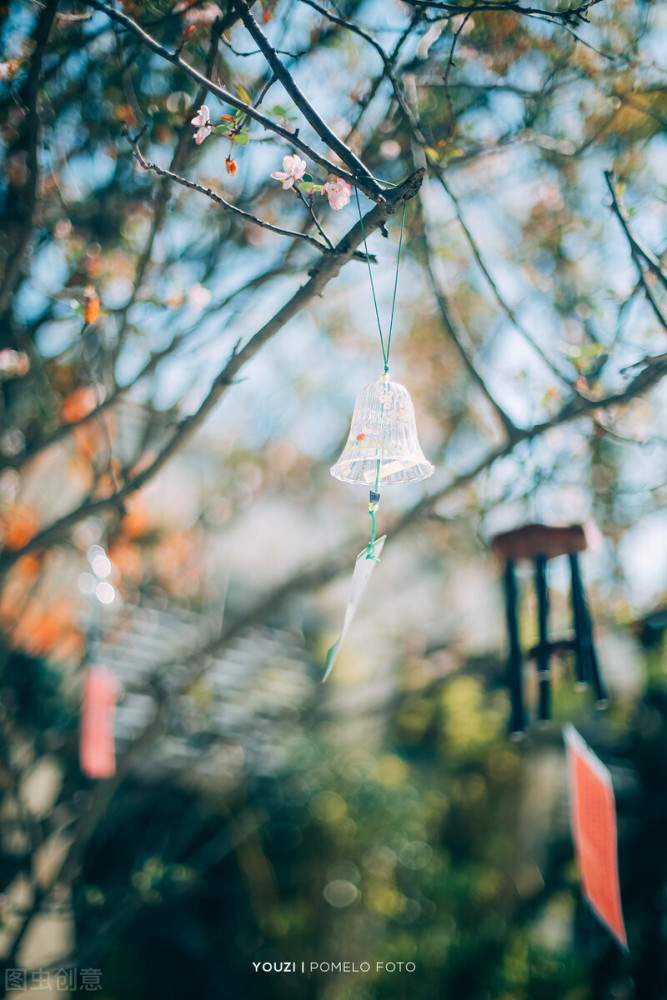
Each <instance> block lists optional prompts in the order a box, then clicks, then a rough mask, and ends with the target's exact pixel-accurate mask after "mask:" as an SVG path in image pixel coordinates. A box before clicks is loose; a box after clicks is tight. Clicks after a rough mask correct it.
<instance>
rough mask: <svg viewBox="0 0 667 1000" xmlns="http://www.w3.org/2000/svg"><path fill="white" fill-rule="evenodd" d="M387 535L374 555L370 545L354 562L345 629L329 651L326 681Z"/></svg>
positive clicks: (375, 549) (375, 548)
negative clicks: (370, 552) (370, 553)
mask: <svg viewBox="0 0 667 1000" xmlns="http://www.w3.org/2000/svg"><path fill="white" fill-rule="evenodd" d="M386 538H387V536H386V535H383V536H382V538H378V539H377V541H376V542H375V545H374V551H373V554H372V555H369V550H368V546H366V548H364V549H363V551H361V552H360V553H359V555H358V556H357V559H356V562H355V564H354V572H353V574H352V585H351V587H350V596H349V597H348V599H347V607H346V608H345V620H344V621H343V630H342V632H341V634H340V637H339V638H338V640H337V641H336V642H335V643H334V645H333V646H332V647H331V649H330V650H329V652H328V653H327V663H326V672H325V674H324V677H323V678H322V681H325V680H326V679H327V677H328V676H329V674H330V673H331V669H332V667H333V665H334V663H335V661H336V657H337V656H338V652H339V650H340V647H341V645H342V643H343V639H344V638H345V636H346V635H347V630H348V629H349V627H350V625H351V624H352V619H353V618H354V616H355V614H356V611H357V608H358V606H359V602H360V600H361V596H362V594H363V592H364V590H365V589H366V584H367V583H368V581H369V580H370V578H371V573H372V572H373V570H374V569H375V564H376V563H377V562H379V559H380V553H381V552H382V549H383V547H384V543H385V541H386Z"/></svg>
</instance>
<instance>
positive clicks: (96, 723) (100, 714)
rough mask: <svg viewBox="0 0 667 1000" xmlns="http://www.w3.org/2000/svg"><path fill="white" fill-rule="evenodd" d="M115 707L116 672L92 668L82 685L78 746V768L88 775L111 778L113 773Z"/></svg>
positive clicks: (114, 762) (114, 770)
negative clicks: (79, 766) (79, 739)
mask: <svg viewBox="0 0 667 1000" xmlns="http://www.w3.org/2000/svg"><path fill="white" fill-rule="evenodd" d="M115 709H116V677H115V675H114V674H113V672H112V671H111V670H108V669H107V668H106V667H91V668H90V669H89V670H88V672H87V673H86V677H85V680H84V684H83V704H82V706H81V741H80V745H79V759H80V763H81V770H82V771H83V773H84V774H86V775H88V777H89V778H110V777H111V776H112V775H113V774H115V773H116V748H115V741H114V714H115Z"/></svg>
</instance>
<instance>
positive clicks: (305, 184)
mask: <svg viewBox="0 0 667 1000" xmlns="http://www.w3.org/2000/svg"><path fill="white" fill-rule="evenodd" d="M314 187H315V185H314V184H313V182H312V181H301V183H300V184H299V191H303V192H304V194H312V192H313V189H314Z"/></svg>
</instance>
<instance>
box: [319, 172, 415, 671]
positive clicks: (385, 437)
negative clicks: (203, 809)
mask: <svg viewBox="0 0 667 1000" xmlns="http://www.w3.org/2000/svg"><path fill="white" fill-rule="evenodd" d="M355 194H356V198H357V209H358V210H359V220H360V223H361V233H362V236H363V240H364V250H365V253H366V263H367V264H368V274H369V277H370V283H371V292H372V295H373V303H374V306H375V316H376V319H377V325H378V332H379V334H380V346H381V348H382V357H383V360H384V372H383V374H382V375H381V377H380V378H379V379H378V380H377V381H375V382H371V383H370V384H369V385H365V386H364V387H363V389H361V390H360V392H359V394H358V396H357V399H356V402H355V404H354V412H353V414H352V424H351V427H350V433H349V435H348V438H347V442H346V444H345V447H344V448H343V452H342V454H341V456H340V458H339V459H338V461H337V462H336V464H335V465H333V466H332V467H331V470H330V471H331V475H332V476H333V477H334V479H339V480H340V481H341V482H343V483H352V484H353V485H355V484H356V485H359V484H360V485H362V486H368V487H369V488H370V494H369V504H368V512H369V514H370V516H371V539H370V541H369V543H368V545H367V546H366V548H364V549H363V550H362V551H361V552H360V553H359V555H358V556H357V559H356V563H355V567H354V573H353V576H352V586H351V589H350V596H349V598H348V603H347V608H346V610H345V620H344V622H343V629H342V632H341V634H340V637H339V638H338V640H337V642H336V643H335V644H334V645H333V646H332V647H331V649H330V650H329V652H328V654H327V662H326V672H325V674H324V677H323V678H322V679H323V680H326V679H327V677H328V676H329V674H330V672H331V668H332V667H333V665H334V661H335V659H336V657H337V655H338V652H339V649H340V646H341V644H342V642H343V639H344V638H345V635H346V633H347V630H348V628H349V627H350V624H351V623H352V619H353V617H354V614H355V612H356V610H357V606H358V604H359V601H360V599H361V595H362V594H363V592H364V589H365V587H366V584H367V583H368V580H369V579H370V576H371V573H372V571H373V569H374V567H375V564H376V562H379V559H380V554H381V552H382V548H383V546H384V543H385V541H386V535H383V536H382V537H381V538H376V526H375V514H376V511H377V509H378V505H379V503H380V489H381V487H382V486H394V485H400V484H402V483H416V482H418V481H419V480H420V479H426V478H428V476H431V475H432V474H433V471H434V467H433V465H432V464H431V463H430V462H429V461H428V459H427V458H426V457H425V456H424V453H423V451H422V449H421V446H420V444H419V439H418V437H417V426H416V421H415V411H414V407H413V405H412V400H411V399H410V394H409V392H408V390H407V389H406V388H405V386H404V385H401V384H400V383H399V382H392V380H391V379H390V377H389V350H390V347H391V332H392V328H393V324H394V309H395V306H396V290H397V286H398V268H399V265H400V261H401V248H402V245H403V228H404V225H405V205H404V206H403V218H402V220H401V234H400V238H399V242H398V256H397V260H396V276H395V279H394V295H393V300H392V304H391V318H390V321H389V332H388V335H387V340H386V344H385V339H384V335H383V333H382V324H381V322H380V313H379V310H378V304H377V298H376V295H375V285H374V283H373V272H372V269H371V264H370V257H369V254H368V246H367V243H366V233H365V231H364V220H363V217H362V214H361V206H360V205H359V194H358V193H357V192H356V191H355Z"/></svg>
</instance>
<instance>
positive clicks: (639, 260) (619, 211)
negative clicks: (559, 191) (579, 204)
mask: <svg viewBox="0 0 667 1000" xmlns="http://www.w3.org/2000/svg"><path fill="white" fill-rule="evenodd" d="M604 176H605V180H606V182H607V187H608V188H609V193H610V194H611V210H612V212H613V213H614V215H615V216H616V218H617V219H618V221H619V222H620V224H621V227H622V229H623V232H624V233H625V238H626V239H627V241H628V244H629V246H630V253H631V255H632V259H633V261H634V263H635V267H636V268H637V274H638V276H639V283H640V284H641V286H642V288H643V289H644V294H645V295H646V298H647V299H648V301H649V304H650V306H651V308H652V309H653V312H654V313H655V315H656V317H657V319H658V322H659V323H660V325H661V326H662V327H663V329H665V330H667V316H666V315H665V313H664V312H663V311H662V309H661V308H660V305H659V304H658V301H657V299H656V297H655V295H654V293H653V289H652V288H651V286H650V285H649V283H648V281H647V280H646V273H645V268H646V269H647V270H648V271H650V273H651V274H653V275H654V276H655V277H656V278H657V280H658V281H659V283H660V284H661V285H662V287H663V288H665V289H667V271H665V269H664V268H663V267H662V264H661V263H660V261H659V259H658V258H657V257H656V255H655V254H654V253H652V251H651V250H648V249H647V248H646V247H645V246H644V244H643V243H641V242H640V241H639V240H638V239H637V237H636V236H635V235H634V233H633V232H632V230H631V228H630V219H629V218H628V213H627V212H626V211H625V209H624V208H623V204H622V202H621V198H620V195H619V192H618V187H617V184H616V178H615V177H614V174H613V171H611V170H605V172H604Z"/></svg>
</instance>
